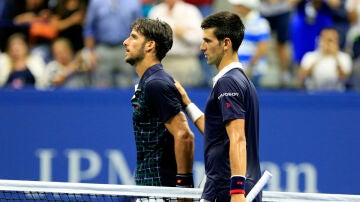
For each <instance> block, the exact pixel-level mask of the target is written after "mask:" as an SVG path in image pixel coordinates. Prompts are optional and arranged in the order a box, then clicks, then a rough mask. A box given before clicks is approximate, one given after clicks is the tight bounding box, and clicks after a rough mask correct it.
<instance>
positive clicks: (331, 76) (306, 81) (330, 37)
mask: <svg viewBox="0 0 360 202" xmlns="http://www.w3.org/2000/svg"><path fill="white" fill-rule="evenodd" d="M351 69H352V62H351V57H350V55H349V54H348V53H345V52H342V51H341V50H340V46H339V34H338V32H337V31H336V29H335V28H333V27H326V28H324V29H322V31H321V33H320V39H319V47H318V49H317V50H315V51H310V52H307V53H306V54H305V55H304V57H303V59H302V60H301V64H300V69H299V75H298V77H299V78H298V79H299V85H300V86H303V85H305V87H306V89H309V90H343V89H344V88H345V83H346V80H347V79H348V77H349V75H350V73H351Z"/></svg>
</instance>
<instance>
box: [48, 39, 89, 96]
mask: <svg viewBox="0 0 360 202" xmlns="http://www.w3.org/2000/svg"><path fill="white" fill-rule="evenodd" d="M51 52H52V56H53V58H54V60H52V61H51V62H49V63H48V64H47V66H46V70H45V72H46V78H47V86H48V87H49V88H66V89H79V88H86V87H90V75H89V67H88V66H86V62H84V61H83V60H82V57H81V56H82V55H81V52H79V53H78V54H75V53H74V49H73V46H72V44H71V41H70V40H69V39H67V38H63V37H60V38H58V39H56V40H55V41H54V43H53V44H52V46H51Z"/></svg>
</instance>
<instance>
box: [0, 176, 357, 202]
mask: <svg viewBox="0 0 360 202" xmlns="http://www.w3.org/2000/svg"><path fill="white" fill-rule="evenodd" d="M0 190H3V191H23V192H51V193H69V194H99V195H116V196H120V195H123V196H139V197H169V198H193V199H199V198H200V196H201V193H202V188H176V187H152V186H136V185H114V184H92V183H70V182H42V181H23V180H0ZM263 201H267V202H275V201H276V202H282V201H287V202H292V201H297V202H302V201H304V202H306V201H312V202H318V201H319V202H320V201H358V202H360V195H344V194H325V193H299V192H275V191H263Z"/></svg>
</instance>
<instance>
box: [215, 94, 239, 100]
mask: <svg viewBox="0 0 360 202" xmlns="http://www.w3.org/2000/svg"><path fill="white" fill-rule="evenodd" d="M237 96H239V93H221V94H220V95H219V97H218V100H220V99H221V98H223V97H237Z"/></svg>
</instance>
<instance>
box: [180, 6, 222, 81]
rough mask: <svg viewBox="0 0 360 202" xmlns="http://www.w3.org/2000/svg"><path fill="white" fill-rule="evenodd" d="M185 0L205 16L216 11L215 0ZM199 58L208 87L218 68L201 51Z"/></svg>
mask: <svg viewBox="0 0 360 202" xmlns="http://www.w3.org/2000/svg"><path fill="white" fill-rule="evenodd" d="M184 2H186V3H189V4H192V5H194V6H196V7H197V8H198V9H199V10H200V13H201V14H202V16H203V18H205V17H206V16H208V15H210V14H212V13H213V12H214V8H213V3H214V1H213V0H184ZM199 60H200V64H201V68H202V72H203V75H204V76H203V79H204V82H203V83H204V86H206V87H208V86H211V82H210V81H211V78H212V77H214V76H215V74H216V70H215V69H214V68H212V67H211V66H210V65H208V64H207V62H206V58H205V56H204V54H202V53H201V52H200V54H199Z"/></svg>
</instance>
